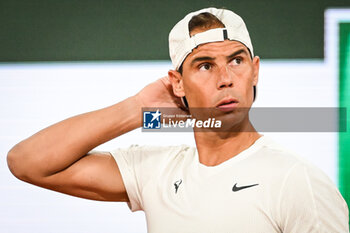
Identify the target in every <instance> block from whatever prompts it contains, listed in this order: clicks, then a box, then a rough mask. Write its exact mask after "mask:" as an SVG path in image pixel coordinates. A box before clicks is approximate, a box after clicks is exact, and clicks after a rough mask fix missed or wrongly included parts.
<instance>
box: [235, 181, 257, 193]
mask: <svg viewBox="0 0 350 233" xmlns="http://www.w3.org/2000/svg"><path fill="white" fill-rule="evenodd" d="M257 185H259V184H252V185H246V186H240V187H238V186H237V183H235V185H234V186H233V188H232V191H233V192H238V191H240V190H242V189H246V188H251V187H254V186H257Z"/></svg>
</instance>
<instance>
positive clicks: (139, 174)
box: [110, 145, 183, 212]
mask: <svg viewBox="0 0 350 233" xmlns="http://www.w3.org/2000/svg"><path fill="white" fill-rule="evenodd" d="M182 149H183V146H177V147H175V146H169V147H167V146H164V147H157V146H138V145H132V146H130V147H128V148H124V149H116V150H113V151H110V153H111V154H112V156H113V157H114V159H115V161H116V163H117V165H118V167H119V170H120V173H121V176H122V179H123V182H124V185H125V188H126V192H127V194H128V197H129V202H128V206H129V208H130V209H131V211H133V212H134V211H138V210H143V209H144V208H143V207H144V203H143V197H142V194H143V191H144V189H145V187H147V185H148V184H149V183H151V182H153V181H154V180H155V179H153V178H154V177H156V176H158V175H159V173H160V170H161V168H162V166H165V164H166V163H167V161H169V160H171V157H172V156H175V155H177V154H178V153H179V152H180V151H181V150H182Z"/></svg>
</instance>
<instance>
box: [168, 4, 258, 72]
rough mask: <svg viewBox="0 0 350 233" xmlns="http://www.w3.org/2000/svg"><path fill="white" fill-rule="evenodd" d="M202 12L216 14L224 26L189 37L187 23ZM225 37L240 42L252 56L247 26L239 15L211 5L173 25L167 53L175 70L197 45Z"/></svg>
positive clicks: (222, 39)
mask: <svg viewBox="0 0 350 233" xmlns="http://www.w3.org/2000/svg"><path fill="white" fill-rule="evenodd" d="M204 12H208V13H211V14H213V15H214V16H216V17H217V18H218V19H219V20H220V21H221V22H222V23H223V24H224V25H225V28H214V29H210V30H207V31H204V32H200V33H197V34H195V35H194V36H192V37H191V36H190V32H189V29H188V23H189V22H190V20H191V19H192V17H193V16H196V15H199V14H200V13H204ZM225 39H228V40H235V41H239V42H241V43H242V44H244V45H245V46H246V47H247V48H248V49H249V51H250V53H251V55H252V57H254V53H253V45H252V42H251V41H250V37H249V33H248V30H247V27H246V26H245V23H244V21H243V19H242V18H241V17H240V16H239V15H237V14H235V13H233V12H232V11H230V10H225V9H216V8H213V7H211V8H205V9H202V10H199V11H195V12H192V13H189V14H188V15H186V16H185V18H183V19H182V20H181V21H179V22H178V23H177V24H176V25H175V26H174V27H173V29H172V30H171V31H170V34H169V53H170V58H171V62H172V63H173V66H174V68H175V70H178V69H179V67H180V66H181V64H182V62H183V61H184V60H185V58H186V57H187V55H188V54H190V53H191V52H192V50H193V49H194V48H196V47H197V46H198V45H200V44H205V43H210V42H218V41H224V40H225Z"/></svg>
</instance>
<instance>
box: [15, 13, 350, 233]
mask: <svg viewBox="0 0 350 233" xmlns="http://www.w3.org/2000/svg"><path fill="white" fill-rule="evenodd" d="M169 46H170V56H171V59H172V63H173V65H174V68H175V69H174V70H170V71H169V72H168V77H165V78H162V79H160V80H158V81H156V82H155V83H152V84H150V85H148V86H146V87H145V88H144V89H143V90H141V91H140V92H139V93H138V94H137V95H135V96H132V97H129V98H127V99H126V100H124V101H122V102H120V103H117V104H115V105H113V106H110V107H107V108H104V109H101V110H97V111H94V112H89V113H85V114H82V115H78V116H75V117H72V118H69V119H66V120H64V121H62V122H59V123H57V124H55V125H52V126H50V127H48V128H46V129H44V130H42V131H40V132H38V133H36V134H34V135H33V136H31V137H29V138H28V139H26V140H24V141H22V142H20V143H19V144H17V145H16V146H14V147H13V148H12V149H11V151H10V152H9V154H8V165H9V168H10V170H11V171H12V173H13V174H14V175H15V176H16V177H18V178H19V179H21V180H24V181H26V182H29V183H32V184H35V185H38V186H41V187H44V188H48V189H51V190H55V191H58V192H62V193H66V194H70V195H74V196H78V197H83V198H88V199H93V200H103V201H125V202H128V204H129V206H130V208H131V210H133V211H136V210H144V211H145V214H146V218H147V227H148V231H149V232H152V233H156V232H160V233H164V232H201V233H203V232H211V233H212V232H215V233H216V232H239V233H242V232H249V233H255V232H259V233H270V232H271V233H272V232H288V233H289V232H297V233H302V232H332V233H333V232H334V233H335V232H337V233H338V232H349V230H348V207H347V205H346V203H345V201H344V200H343V198H342V196H341V195H340V193H339V191H338V190H337V188H336V187H335V186H334V184H332V182H331V181H330V180H329V179H328V177H326V176H325V175H324V174H323V173H322V172H321V171H320V170H319V169H316V168H315V167H313V166H311V165H309V164H308V163H307V162H304V161H303V160H302V159H300V158H298V157H297V156H295V155H293V154H292V153H291V152H289V151H287V150H286V149H284V148H282V147H281V146H279V145H277V144H276V143H274V142H273V141H271V140H270V139H268V138H266V137H265V136H262V135H261V134H259V133H258V132H256V131H255V129H254V127H253V126H252V124H251V123H250V121H249V116H248V111H246V109H247V108H248V109H249V108H250V107H251V105H252V103H253V101H254V98H255V86H256V85H257V82H258V73H259V57H257V56H254V53H253V46H252V44H251V41H250V38H249V34H248V31H247V29H246V27H245V24H244V22H243V20H242V19H241V18H240V17H239V16H238V15H236V14H234V13H233V12H231V11H228V10H221V9H215V8H207V9H203V10H200V11H197V12H193V13H190V14H189V15H187V16H186V17H185V18H184V19H183V20H181V21H180V22H179V23H178V24H176V25H175V27H174V28H173V29H172V31H171V32H170V35H169ZM181 98H184V99H185V100H186V101H185V102H187V103H188V110H189V112H192V110H193V109H195V108H204V109H214V111H213V112H212V113H213V114H215V117H216V118H218V119H220V120H222V122H223V125H224V127H223V128H224V130H221V131H218V130H207V131H205V132H202V131H200V130H199V129H198V128H194V136H195V141H196V148H190V147H187V146H172V147H149V146H142V147H139V146H132V147H130V148H128V149H118V150H115V151H113V152H111V153H97V152H91V153H89V152H90V151H91V150H92V149H93V148H95V147H96V146H98V145H100V144H102V143H104V142H106V141H108V140H111V139H113V138H115V137H118V136H119V135H121V134H124V133H127V132H129V131H131V130H133V129H135V128H138V127H140V126H141V117H140V113H141V111H140V110H141V109H142V107H157V108H160V107H173V108H179V110H180V111H182V110H181V109H183V107H184V106H182V104H181ZM125 116H129V117H128V118H125Z"/></svg>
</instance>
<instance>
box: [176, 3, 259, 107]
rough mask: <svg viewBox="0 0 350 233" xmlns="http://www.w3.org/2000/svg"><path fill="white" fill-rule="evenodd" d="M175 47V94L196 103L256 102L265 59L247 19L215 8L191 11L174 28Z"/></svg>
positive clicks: (230, 104)
mask: <svg viewBox="0 0 350 233" xmlns="http://www.w3.org/2000/svg"><path fill="white" fill-rule="evenodd" d="M169 48H170V56H171V60H172V63H173V66H174V68H175V70H170V71H169V77H170V80H171V81H172V85H173V90H174V93H175V95H177V96H179V97H183V96H186V98H187V101H188V103H189V106H190V107H201V108H203V107H204V108H219V109H221V110H222V111H223V112H225V111H226V110H230V109H231V108H230V107H248V108H249V107H250V106H251V104H252V102H253V99H254V92H255V91H254V86H256V84H257V81H258V72H259V58H258V57H254V55H253V46H252V44H251V41H250V37H249V33H248V31H247V29H246V26H245V24H244V22H243V20H242V19H241V17H239V16H238V15H236V14H234V13H233V12H231V11H229V10H224V9H215V8H207V9H203V10H200V11H197V12H193V13H190V14H188V15H187V16H186V17H185V18H184V19H182V20H181V21H180V22H178V23H177V24H176V25H175V26H174V28H173V29H172V31H171V32H170V34H169Z"/></svg>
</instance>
